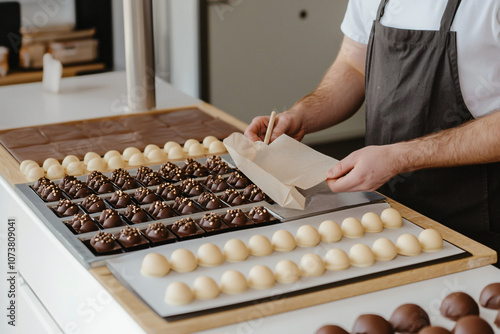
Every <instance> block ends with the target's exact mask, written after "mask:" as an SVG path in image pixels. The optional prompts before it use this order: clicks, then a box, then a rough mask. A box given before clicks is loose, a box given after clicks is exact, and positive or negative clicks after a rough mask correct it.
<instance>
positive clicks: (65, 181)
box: [35, 175, 76, 191]
mask: <svg viewBox="0 0 500 334" xmlns="http://www.w3.org/2000/svg"><path fill="white" fill-rule="evenodd" d="M40 180H42V179H40ZM73 181H76V177H74V176H73V175H65V176H64V177H63V178H62V179H61V180H59V188H61V189H62V190H64V191H68V190H69V189H71V182H73ZM44 183H45V182H43V183H41V185H43V184H44ZM35 185H36V183H35Z"/></svg>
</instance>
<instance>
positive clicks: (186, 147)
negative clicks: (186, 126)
mask: <svg viewBox="0 0 500 334" xmlns="http://www.w3.org/2000/svg"><path fill="white" fill-rule="evenodd" d="M199 143H200V142H199V141H197V140H196V139H188V140H186V142H185V143H184V147H183V149H184V152H189V148H190V147H191V145H193V144H199Z"/></svg>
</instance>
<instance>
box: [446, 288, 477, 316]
mask: <svg viewBox="0 0 500 334" xmlns="http://www.w3.org/2000/svg"><path fill="white" fill-rule="evenodd" d="M439 311H440V312H441V315H442V316H443V317H445V318H448V319H451V320H454V321H457V320H458V319H460V318H461V317H465V316H466V315H479V307H478V306H477V303H476V301H475V300H474V299H473V298H472V297H471V296H469V295H468V294H466V293H464V292H453V293H450V294H449V295H448V296H446V298H445V299H443V302H442V303H441V307H440V308H439Z"/></svg>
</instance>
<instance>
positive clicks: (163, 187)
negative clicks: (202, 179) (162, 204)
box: [155, 182, 181, 201]
mask: <svg viewBox="0 0 500 334" xmlns="http://www.w3.org/2000/svg"><path fill="white" fill-rule="evenodd" d="M155 194H156V195H158V196H160V197H161V198H163V199H164V200H166V201H170V200H174V199H176V198H177V197H180V196H181V189H180V188H179V187H177V186H174V185H173V184H171V183H169V182H165V183H161V184H159V185H158V187H156V191H155Z"/></svg>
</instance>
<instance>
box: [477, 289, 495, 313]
mask: <svg viewBox="0 0 500 334" xmlns="http://www.w3.org/2000/svg"><path fill="white" fill-rule="evenodd" d="M479 304H481V306H483V307H486V308H489V309H493V310H498V309H500V283H492V284H489V285H487V286H486V287H485V288H484V289H483V291H481V295H480V296H479Z"/></svg>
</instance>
